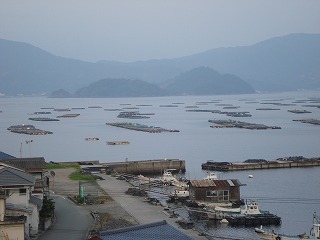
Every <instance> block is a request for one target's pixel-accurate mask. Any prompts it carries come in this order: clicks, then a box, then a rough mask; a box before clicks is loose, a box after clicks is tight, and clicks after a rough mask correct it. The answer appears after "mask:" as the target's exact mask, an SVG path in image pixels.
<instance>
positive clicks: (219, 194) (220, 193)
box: [207, 190, 229, 201]
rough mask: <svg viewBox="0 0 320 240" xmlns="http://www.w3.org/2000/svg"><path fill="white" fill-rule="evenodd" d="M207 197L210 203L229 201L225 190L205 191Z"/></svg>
mask: <svg viewBox="0 0 320 240" xmlns="http://www.w3.org/2000/svg"><path fill="white" fill-rule="evenodd" d="M207 197H209V198H211V200H212V201H229V191H227V190H214V191H213V190H210V191H207Z"/></svg>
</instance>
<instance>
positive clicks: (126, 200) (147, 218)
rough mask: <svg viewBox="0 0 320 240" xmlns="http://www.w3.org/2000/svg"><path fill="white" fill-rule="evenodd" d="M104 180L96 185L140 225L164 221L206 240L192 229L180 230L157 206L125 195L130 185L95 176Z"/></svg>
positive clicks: (191, 235)
mask: <svg viewBox="0 0 320 240" xmlns="http://www.w3.org/2000/svg"><path fill="white" fill-rule="evenodd" d="M97 175H98V176H100V177H101V178H103V179H104V180H99V181H97V183H98V184H99V185H100V187H101V188H102V189H104V190H105V191H106V192H107V193H108V194H109V195H110V196H111V197H112V198H113V199H114V200H115V201H116V202H118V204H120V205H121V207H122V208H123V209H124V210H126V211H127V212H128V213H129V214H130V215H131V216H133V217H134V218H135V219H136V220H137V222H139V223H140V224H147V223H152V222H158V221H162V220H166V221H167V223H168V224H170V225H171V226H173V227H175V228H177V229H178V230H180V231H181V232H183V233H185V234H186V235H188V236H190V237H191V238H192V239H197V240H198V239H199V240H201V239H207V238H206V237H204V236H199V232H197V231H194V230H192V229H188V230H185V229H183V228H180V227H179V225H178V224H177V223H176V222H175V221H176V220H177V219H176V218H170V217H169V216H168V215H167V214H165V213H164V211H163V210H164V209H163V207H161V206H158V205H152V204H149V203H146V202H143V198H142V197H137V196H131V195H127V194H125V192H126V191H127V190H128V188H129V187H131V185H130V184H129V183H128V182H126V181H123V180H122V181H121V180H118V179H116V178H114V177H111V176H110V175H105V174H97Z"/></svg>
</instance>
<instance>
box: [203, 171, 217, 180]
mask: <svg viewBox="0 0 320 240" xmlns="http://www.w3.org/2000/svg"><path fill="white" fill-rule="evenodd" d="M218 179H219V177H218V175H217V174H216V173H215V172H207V176H206V177H205V178H204V179H203V180H218Z"/></svg>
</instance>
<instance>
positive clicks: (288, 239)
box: [255, 213, 320, 240]
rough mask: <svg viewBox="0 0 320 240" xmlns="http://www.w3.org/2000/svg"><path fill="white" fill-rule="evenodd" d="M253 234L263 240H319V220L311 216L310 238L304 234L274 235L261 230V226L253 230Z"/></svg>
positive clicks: (272, 232) (314, 215)
mask: <svg viewBox="0 0 320 240" xmlns="http://www.w3.org/2000/svg"><path fill="white" fill-rule="evenodd" d="M255 232H256V233H257V234H258V235H259V237H260V239H265V240H269V239H270V240H292V239H320V219H319V217H318V216H317V215H316V213H314V214H313V226H312V229H311V230H310V236H307V234H306V233H303V234H299V235H285V234H278V233H275V232H274V231H271V232H268V231H265V230H264V229H262V226H261V227H260V228H255Z"/></svg>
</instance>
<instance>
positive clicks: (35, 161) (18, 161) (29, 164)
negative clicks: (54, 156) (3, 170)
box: [0, 157, 46, 172]
mask: <svg viewBox="0 0 320 240" xmlns="http://www.w3.org/2000/svg"><path fill="white" fill-rule="evenodd" d="M0 162H2V163H5V164H8V165H10V166H13V167H16V168H20V169H22V170H25V171H27V172H34V170H38V171H39V170H40V171H42V170H43V169H44V168H45V167H46V162H45V160H44V158H43V157H36V158H7V159H1V158H0Z"/></svg>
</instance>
